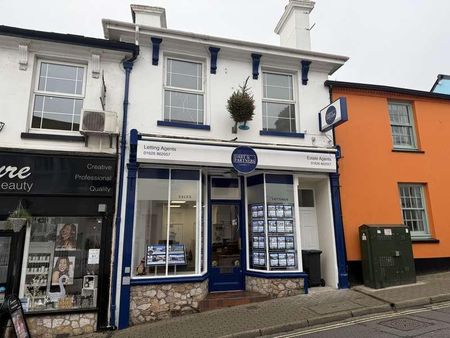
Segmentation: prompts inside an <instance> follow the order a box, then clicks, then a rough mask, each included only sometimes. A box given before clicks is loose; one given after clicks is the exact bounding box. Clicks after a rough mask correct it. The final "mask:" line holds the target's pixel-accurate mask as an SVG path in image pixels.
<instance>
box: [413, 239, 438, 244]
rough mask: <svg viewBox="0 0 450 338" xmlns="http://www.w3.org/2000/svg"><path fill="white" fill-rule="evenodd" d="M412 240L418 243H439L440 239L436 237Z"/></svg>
mask: <svg viewBox="0 0 450 338" xmlns="http://www.w3.org/2000/svg"><path fill="white" fill-rule="evenodd" d="M411 242H412V243H413V244H416V243H431V244H433V243H439V240H438V239H436V238H411Z"/></svg>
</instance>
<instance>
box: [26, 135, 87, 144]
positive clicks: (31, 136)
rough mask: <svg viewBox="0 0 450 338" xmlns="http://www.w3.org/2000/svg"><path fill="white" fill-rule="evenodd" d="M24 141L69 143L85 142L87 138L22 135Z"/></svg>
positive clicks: (80, 136)
mask: <svg viewBox="0 0 450 338" xmlns="http://www.w3.org/2000/svg"><path fill="white" fill-rule="evenodd" d="M20 137H21V138H22V139H28V140H48V141H68V142H84V141H85V137H84V136H82V135H79V136H78V135H58V134H40V133H22V134H20Z"/></svg>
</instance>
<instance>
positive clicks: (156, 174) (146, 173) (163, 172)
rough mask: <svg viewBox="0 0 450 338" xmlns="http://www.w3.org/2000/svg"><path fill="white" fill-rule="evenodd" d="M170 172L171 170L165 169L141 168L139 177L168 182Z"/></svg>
mask: <svg viewBox="0 0 450 338" xmlns="http://www.w3.org/2000/svg"><path fill="white" fill-rule="evenodd" d="M169 172H170V171H169V169H163V168H139V171H138V177H139V178H150V179H164V180H168V179H169Z"/></svg>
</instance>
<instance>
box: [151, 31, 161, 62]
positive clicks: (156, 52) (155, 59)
mask: <svg viewBox="0 0 450 338" xmlns="http://www.w3.org/2000/svg"><path fill="white" fill-rule="evenodd" d="M151 40H152V45H153V55H152V65H153V66H157V65H158V62H159V45H160V44H161V42H162V39H161V38H154V37H152V38H151Z"/></svg>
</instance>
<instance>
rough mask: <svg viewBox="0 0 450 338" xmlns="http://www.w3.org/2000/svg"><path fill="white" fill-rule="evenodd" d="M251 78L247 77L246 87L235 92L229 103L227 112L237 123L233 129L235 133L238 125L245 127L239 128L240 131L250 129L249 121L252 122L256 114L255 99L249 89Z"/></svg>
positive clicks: (240, 87)
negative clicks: (248, 84)
mask: <svg viewBox="0 0 450 338" xmlns="http://www.w3.org/2000/svg"><path fill="white" fill-rule="evenodd" d="M249 78H250V77H247V79H246V80H245V82H244V85H243V86H239V89H237V90H235V91H234V92H233V94H231V96H230V98H229V99H228V101H227V110H228V111H229V112H230V115H231V118H232V119H233V121H234V122H235V125H234V128H233V132H234V133H236V132H237V124H238V123H243V125H241V126H240V127H239V128H240V129H244V130H245V129H248V126H247V121H251V120H252V119H253V115H254V114H255V113H254V111H255V99H254V98H253V95H252V94H251V93H250V88H249V87H247V83H248V79H249Z"/></svg>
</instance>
